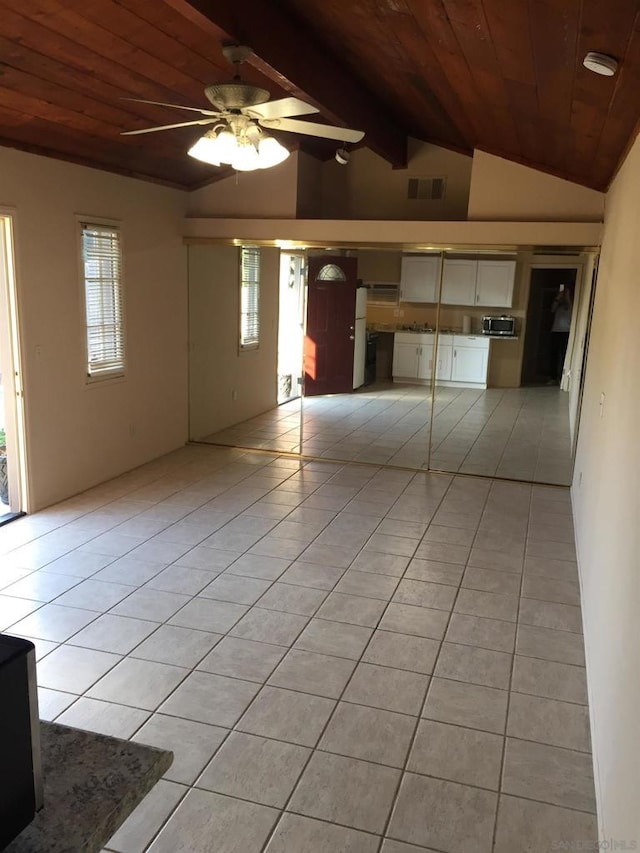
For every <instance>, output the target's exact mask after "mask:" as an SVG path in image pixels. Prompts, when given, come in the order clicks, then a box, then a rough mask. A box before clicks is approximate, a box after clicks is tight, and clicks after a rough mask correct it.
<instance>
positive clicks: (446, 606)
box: [393, 580, 457, 612]
mask: <svg viewBox="0 0 640 853" xmlns="http://www.w3.org/2000/svg"><path fill="white" fill-rule="evenodd" d="M456 593H457V590H456V588H455V587H453V586H447V585H445V584H440V583H429V582H425V581H417V580H401V581H400V583H399V584H398V588H397V589H396V591H395V593H394V595H393V601H395V602H398V603H399V604H414V605H417V606H418V607H432V608H434V609H435V610H446V611H447V612H448V611H450V610H451V608H452V607H453V602H454V600H455V597H456Z"/></svg>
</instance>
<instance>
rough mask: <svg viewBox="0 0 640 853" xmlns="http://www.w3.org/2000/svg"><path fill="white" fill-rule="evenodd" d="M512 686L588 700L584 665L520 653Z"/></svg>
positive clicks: (549, 695)
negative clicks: (557, 661)
mask: <svg viewBox="0 0 640 853" xmlns="http://www.w3.org/2000/svg"><path fill="white" fill-rule="evenodd" d="M511 689H512V690H515V691H516V692H518V693H531V694H534V695H536V696H545V697H547V698H548V699H560V700H563V701H565V702H577V703H579V704H581V705H586V704H587V703H588V695H587V676H586V671H585V669H584V667H581V666H570V665H568V664H564V663H554V662H552V661H546V660H538V659H536V658H529V657H521V656H520V655H516V658H515V664H514V669H513V679H512V684H511Z"/></svg>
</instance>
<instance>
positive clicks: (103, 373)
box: [76, 215, 128, 387]
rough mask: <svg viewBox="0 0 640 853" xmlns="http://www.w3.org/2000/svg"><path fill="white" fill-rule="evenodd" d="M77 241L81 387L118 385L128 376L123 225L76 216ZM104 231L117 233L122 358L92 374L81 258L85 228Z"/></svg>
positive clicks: (83, 269) (102, 218)
mask: <svg viewBox="0 0 640 853" xmlns="http://www.w3.org/2000/svg"><path fill="white" fill-rule="evenodd" d="M76 222H77V238H78V269H79V278H80V286H81V287H80V289H81V302H82V338H83V353H84V367H83V373H84V384H85V387H91V386H95V385H102V384H105V383H110V382H121V381H123V380H124V379H125V378H126V374H127V350H128V347H127V323H126V291H125V274H124V234H123V227H122V222H121V221H120V220H117V219H106V218H104V217H97V216H80V215H76ZM91 228H95V229H104V230H107V231H113V232H116V233H117V234H118V248H119V267H120V268H119V278H118V291H119V303H120V305H119V309H120V310H119V327H120V334H121V339H122V359H121V362H120V364H118V365H117V366H116V367H113V368H107V369H103V370H97V371H95V372H93V373H92V372H91V361H90V355H89V323H88V318H87V277H86V268H85V258H84V240H83V237H84V232H85V230H87V229H91Z"/></svg>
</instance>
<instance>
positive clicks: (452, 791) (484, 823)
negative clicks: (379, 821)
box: [387, 773, 497, 853]
mask: <svg viewBox="0 0 640 853" xmlns="http://www.w3.org/2000/svg"><path fill="white" fill-rule="evenodd" d="M496 807H497V795H496V794H494V793H493V792H490V791H483V790H481V789H479V788H470V787H468V786H467V785H460V784H458V783H456V782H445V781H441V780H440V779H431V778H429V777H427V776H418V775H416V774H414V773H407V774H405V776H404V777H403V780H402V784H401V786H400V791H399V793H398V799H397V801H396V804H395V807H394V810H393V814H392V816H391V822H390V824H389V829H388V830H387V834H388V835H389V836H390V837H392V838H395V839H399V840H402V841H407V842H410V843H414V844H420V845H423V846H430V847H434V848H435V849H437V850H446V851H451V853H491V847H492V841H493V826H494V820H495V814H496Z"/></svg>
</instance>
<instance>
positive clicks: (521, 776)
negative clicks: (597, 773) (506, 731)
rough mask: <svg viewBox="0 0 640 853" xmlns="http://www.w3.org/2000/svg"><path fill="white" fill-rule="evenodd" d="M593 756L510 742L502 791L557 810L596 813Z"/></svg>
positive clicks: (550, 747) (538, 745) (506, 752)
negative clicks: (545, 804)
mask: <svg viewBox="0 0 640 853" xmlns="http://www.w3.org/2000/svg"><path fill="white" fill-rule="evenodd" d="M592 766H593V765H592V761H591V756H590V755H588V754H586V753H584V752H575V751H574V750H571V749H561V748H559V747H556V746H548V745H547V744H542V743H530V742H527V741H524V740H514V739H512V738H507V746H506V750H505V759H504V772H503V778H502V790H503V792H504V793H506V794H515V795H516V796H520V797H527V798H529V799H532V800H540V801H542V802H546V803H552V804H554V805H557V806H565V807H567V808H572V809H579V810H580V811H587V812H595V808H596V801H595V792H594V787H593V769H592Z"/></svg>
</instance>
